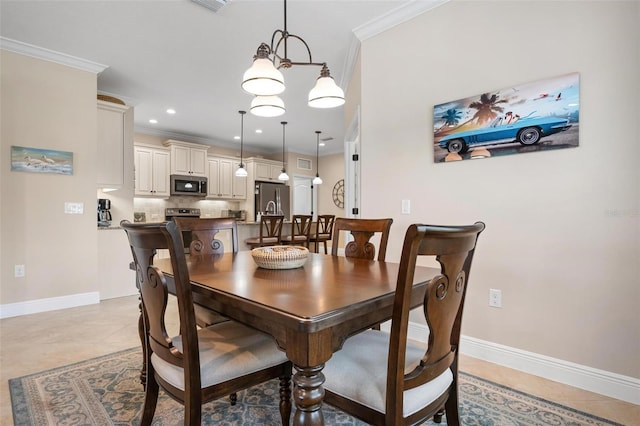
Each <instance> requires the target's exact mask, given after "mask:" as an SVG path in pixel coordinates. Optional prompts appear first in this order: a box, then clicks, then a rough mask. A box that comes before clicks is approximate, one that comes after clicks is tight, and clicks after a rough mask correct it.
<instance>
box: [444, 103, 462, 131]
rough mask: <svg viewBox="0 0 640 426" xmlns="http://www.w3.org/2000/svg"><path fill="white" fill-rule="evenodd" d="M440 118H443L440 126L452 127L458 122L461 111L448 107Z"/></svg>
mask: <svg viewBox="0 0 640 426" xmlns="http://www.w3.org/2000/svg"><path fill="white" fill-rule="evenodd" d="M440 118H441V119H443V120H444V124H443V125H442V127H446V126H449V127H453V126H455V125H456V124H458V123H459V122H460V118H462V112H461V111H458V110H457V109H454V108H450V109H448V110H447V111H446V112H445V113H444V115H442V117H440ZM442 127H440V128H442Z"/></svg>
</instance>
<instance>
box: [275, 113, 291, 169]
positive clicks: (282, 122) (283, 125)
mask: <svg viewBox="0 0 640 426" xmlns="http://www.w3.org/2000/svg"><path fill="white" fill-rule="evenodd" d="M280 124H282V172H281V173H280V176H278V180H282V181H288V180H289V175H288V174H287V170H286V169H285V168H284V128H285V126H286V125H287V122H286V121H281V122H280Z"/></svg>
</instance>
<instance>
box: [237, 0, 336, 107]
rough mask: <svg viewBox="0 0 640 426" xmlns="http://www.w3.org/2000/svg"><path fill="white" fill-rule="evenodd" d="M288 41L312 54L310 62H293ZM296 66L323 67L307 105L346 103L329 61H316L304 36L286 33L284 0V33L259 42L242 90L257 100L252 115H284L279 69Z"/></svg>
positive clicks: (333, 105) (252, 104)
mask: <svg viewBox="0 0 640 426" xmlns="http://www.w3.org/2000/svg"><path fill="white" fill-rule="evenodd" d="M289 38H291V39H295V40H297V41H298V42H300V43H302V45H304V47H305V48H306V49H307V53H308V55H309V58H308V61H294V60H291V59H290V58H289V57H288V56H287V47H288V41H289ZM294 65H313V66H317V67H321V70H320V76H319V77H318V79H317V80H316V84H315V86H314V87H313V89H311V91H310V92H309V97H308V105H309V106H310V107H313V108H334V107H338V106H340V105H342V104H344V91H343V90H342V89H341V88H340V87H339V86H338V85H337V84H336V82H335V81H334V80H333V77H331V74H330V72H329V68H328V67H327V64H326V62H313V59H312V57H311V49H309V45H307V42H305V41H304V40H303V39H302V37H300V36H297V35H295V34H290V33H289V32H288V31H287V0H284V30H280V29H278V30H275V31H274V32H273V35H272V36H271V44H270V45H268V44H267V43H260V46H258V50H257V52H256V54H255V56H254V57H253V65H252V66H251V68H249V69H248V70H247V71H245V73H244V76H243V78H242V89H243V90H244V91H246V92H248V93H250V94H252V95H255V98H254V99H253V101H252V102H251V113H252V114H254V115H258V116H261V117H276V116H279V115H282V114H284V113H285V107H284V102H283V101H282V99H280V97H279V96H278V95H279V94H280V93H282V92H283V91H284V89H285V85H284V76H283V75H282V73H281V72H280V69H288V68H291V67H292V66H294Z"/></svg>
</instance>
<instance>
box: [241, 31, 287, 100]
mask: <svg viewBox="0 0 640 426" xmlns="http://www.w3.org/2000/svg"><path fill="white" fill-rule="evenodd" d="M253 58H254V59H253V65H251V68H249V69H248V70H247V71H245V73H244V75H243V76H242V89H244V91H245V92H248V93H251V94H254V95H259V96H270V95H277V94H279V93H282V92H284V89H285V87H284V76H283V75H282V73H281V72H280V71H279V70H277V69H276V67H275V65H273V62H271V60H270V59H269V46H267V45H266V44H264V43H262V44H261V45H260V46H259V47H258V51H257V52H256V55H255V56H254V57H253Z"/></svg>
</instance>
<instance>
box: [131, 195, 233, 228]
mask: <svg viewBox="0 0 640 426" xmlns="http://www.w3.org/2000/svg"><path fill="white" fill-rule="evenodd" d="M170 207H174V208H192V209H193V208H196V209H200V217H221V212H222V210H238V209H239V208H240V202H238V201H225V200H195V199H194V197H192V196H186V197H177V196H172V197H170V198H168V199H158V198H142V197H137V198H134V199H133V211H134V213H144V216H145V220H146V221H147V222H161V221H163V220H164V210H165V209H167V208H170Z"/></svg>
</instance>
